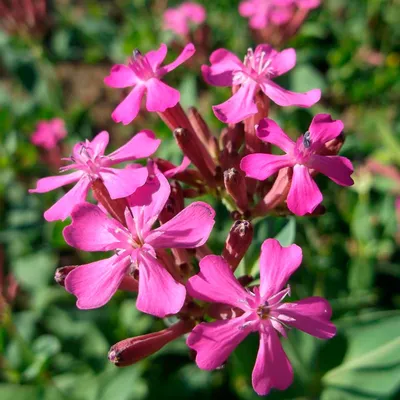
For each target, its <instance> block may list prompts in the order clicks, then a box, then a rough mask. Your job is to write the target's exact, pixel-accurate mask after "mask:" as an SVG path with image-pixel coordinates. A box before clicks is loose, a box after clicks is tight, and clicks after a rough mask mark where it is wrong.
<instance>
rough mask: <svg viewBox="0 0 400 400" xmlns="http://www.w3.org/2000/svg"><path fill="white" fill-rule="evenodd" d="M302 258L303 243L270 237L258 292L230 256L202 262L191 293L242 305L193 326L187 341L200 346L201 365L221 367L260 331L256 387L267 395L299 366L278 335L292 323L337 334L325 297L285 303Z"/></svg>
mask: <svg viewBox="0 0 400 400" xmlns="http://www.w3.org/2000/svg"><path fill="white" fill-rule="evenodd" d="M301 261H302V251H301V249H300V247H298V246H296V245H291V246H289V247H281V245H280V244H279V242H278V241H277V240H275V239H268V240H266V241H265V242H264V243H263V245H262V248H261V258H260V287H256V288H254V289H253V291H250V290H246V289H244V288H243V287H242V286H241V285H240V283H239V282H238V281H237V280H236V278H235V276H234V275H233V272H232V271H231V269H230V267H229V265H228V263H227V262H226V261H225V260H224V258H222V257H219V256H213V255H212V256H206V257H204V258H203V259H202V260H201V261H200V273H199V274H198V275H196V276H194V277H192V278H191V279H189V282H188V284H187V290H188V293H189V294H190V295H191V296H193V297H194V298H196V299H199V300H203V301H207V302H216V303H223V304H227V305H230V306H232V307H234V308H235V309H236V310H241V313H239V316H238V317H236V318H232V319H227V320H221V321H215V322H211V323H204V322H203V323H201V324H199V325H197V326H196V327H195V328H194V329H193V331H192V333H191V334H190V335H189V337H188V339H187V345H188V346H189V347H190V348H192V349H194V350H195V351H196V353H197V355H196V363H197V365H198V366H199V367H200V368H202V369H206V370H212V369H215V368H218V367H219V366H221V365H222V364H223V363H224V362H225V361H226V360H227V358H228V357H229V355H230V353H231V352H232V351H233V350H234V349H235V347H236V346H237V345H238V344H239V343H240V342H241V341H242V340H244V339H245V338H246V336H247V335H249V334H250V333H251V332H257V331H258V332H259V335H260V346H259V350H258V355H257V360H256V363H255V366H254V369H253V375H252V382H253V388H254V390H255V391H256V392H257V393H258V394H259V395H266V394H268V392H269V391H270V390H271V389H272V388H276V389H279V390H284V389H286V388H287V387H288V386H289V385H290V384H291V383H292V380H293V370H292V367H291V365H290V362H289V360H288V359H287V357H286V354H285V352H284V351H283V348H282V346H281V343H280V340H279V335H278V334H280V335H282V336H283V337H286V328H289V327H294V328H297V329H300V330H302V331H304V332H306V333H308V334H310V335H313V336H315V337H317V338H320V339H330V338H332V337H333V336H334V335H335V333H336V328H335V326H334V325H333V324H332V323H331V322H330V317H331V308H330V306H329V304H328V302H327V301H326V300H325V299H323V298H320V297H309V298H306V299H304V300H300V301H297V302H292V303H283V299H284V298H285V297H286V296H288V295H290V287H289V286H287V287H286V288H284V286H285V285H286V282H287V280H288V279H289V277H290V276H291V275H292V274H293V273H294V272H295V271H296V270H297V268H298V267H299V266H300V263H301ZM240 314H241V315H240Z"/></svg>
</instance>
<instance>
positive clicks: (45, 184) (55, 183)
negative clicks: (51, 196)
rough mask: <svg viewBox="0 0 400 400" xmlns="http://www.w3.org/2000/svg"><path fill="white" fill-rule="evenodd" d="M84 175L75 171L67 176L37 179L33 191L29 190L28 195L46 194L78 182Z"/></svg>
mask: <svg viewBox="0 0 400 400" xmlns="http://www.w3.org/2000/svg"><path fill="white" fill-rule="evenodd" d="M83 174H84V172H83V171H76V172H73V173H72V174H68V175H58V176H48V177H46V178H42V179H39V180H38V181H37V182H36V187H35V189H29V193H46V192H50V191H51V190H54V189H57V188H59V187H61V186H64V185H69V184H70V183H74V182H76V181H79V179H80V178H81V177H82V175H83Z"/></svg>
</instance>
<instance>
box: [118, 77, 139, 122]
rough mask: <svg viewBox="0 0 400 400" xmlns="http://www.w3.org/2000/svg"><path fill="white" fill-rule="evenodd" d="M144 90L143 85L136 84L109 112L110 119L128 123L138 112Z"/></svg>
mask: <svg viewBox="0 0 400 400" xmlns="http://www.w3.org/2000/svg"><path fill="white" fill-rule="evenodd" d="M145 91H146V86H145V85H142V84H139V85H136V86H135V87H134V88H133V89H132V91H131V92H130V93H129V94H128V96H127V97H126V98H125V99H124V100H123V101H122V102H121V103H120V104H119V105H118V107H117V108H116V109H115V110H114V112H113V113H112V114H111V117H112V119H113V120H114V121H115V122H122V123H123V124H124V125H128V124H130V123H131V122H132V121H133V120H134V119H135V118H136V116H137V115H138V113H139V110H140V103H141V101H142V98H143V95H144V92H145Z"/></svg>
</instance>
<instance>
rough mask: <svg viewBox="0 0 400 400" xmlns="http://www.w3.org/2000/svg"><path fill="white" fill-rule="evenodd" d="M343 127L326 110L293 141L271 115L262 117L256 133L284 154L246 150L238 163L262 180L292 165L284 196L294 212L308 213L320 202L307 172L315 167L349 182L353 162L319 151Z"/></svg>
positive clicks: (313, 183) (334, 178)
mask: <svg viewBox="0 0 400 400" xmlns="http://www.w3.org/2000/svg"><path fill="white" fill-rule="evenodd" d="M342 130H343V123H342V121H340V120H337V121H335V120H332V118H331V116H330V115H329V114H318V115H317V116H315V117H314V119H313V120H312V122H311V125H310V128H309V130H308V131H307V132H306V133H305V134H304V135H302V136H301V137H299V138H298V139H297V141H296V142H294V141H293V140H292V139H290V138H289V136H287V135H286V134H285V132H283V131H282V129H281V128H280V127H279V126H278V125H277V124H276V122H274V121H273V120H271V119H268V118H265V119H264V120H262V121H261V122H260V125H259V126H258V128H257V136H258V137H259V138H260V139H261V140H262V141H264V142H266V143H272V144H274V145H276V146H278V147H279V148H280V149H282V150H283V151H284V152H285V153H286V154H285V155H273V154H249V155H248V156H246V157H244V158H243V159H242V161H241V163H240V168H241V169H242V170H243V171H244V172H245V173H246V176H248V177H251V178H255V179H258V180H265V179H267V178H268V177H270V176H271V175H273V174H275V173H276V172H278V171H279V170H280V169H282V168H286V167H291V168H293V177H292V182H291V186H290V190H289V194H288V198H287V205H288V208H289V210H290V211H292V212H293V213H294V214H296V215H305V214H307V213H312V212H313V211H314V210H315V208H316V207H317V206H318V204H320V203H321V202H322V194H321V192H320V190H319V189H318V186H317V184H316V183H315V181H314V180H313V178H312V176H311V173H310V172H311V170H315V171H318V172H320V173H322V174H324V175H326V176H327V177H328V178H330V179H331V180H332V181H334V182H335V183H337V184H338V185H341V186H351V185H352V184H353V183H354V182H353V179H352V178H351V177H350V175H351V174H352V173H353V165H352V163H351V162H350V160H348V159H347V158H345V157H341V156H327V155H323V154H321V152H322V151H323V149H324V143H327V142H329V141H330V140H332V139H334V138H336V137H338V136H339V135H340V133H341V132H342Z"/></svg>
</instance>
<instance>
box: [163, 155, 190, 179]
mask: <svg viewBox="0 0 400 400" xmlns="http://www.w3.org/2000/svg"><path fill="white" fill-rule="evenodd" d="M190 162H191V161H190V158H189V157H186V156H184V157H183V159H182V162H181V164H180V165H178V166H177V167H174V168H171V169H169V170H167V171H164V172H163V173H164V176H165V177H166V178H173V177H174V176H175V175H176V174H179V173H181V172H183V171H185V170H186V169H187V168H188V167H189V165H190Z"/></svg>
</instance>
